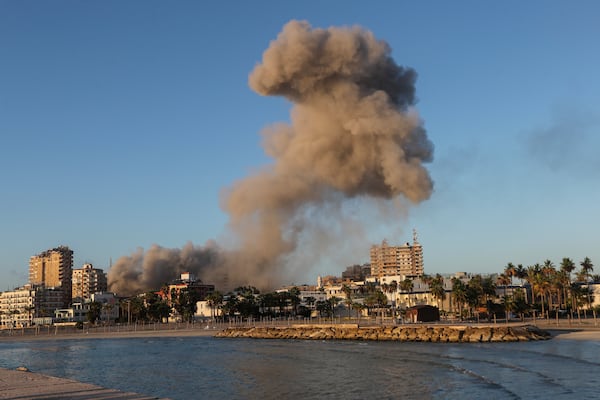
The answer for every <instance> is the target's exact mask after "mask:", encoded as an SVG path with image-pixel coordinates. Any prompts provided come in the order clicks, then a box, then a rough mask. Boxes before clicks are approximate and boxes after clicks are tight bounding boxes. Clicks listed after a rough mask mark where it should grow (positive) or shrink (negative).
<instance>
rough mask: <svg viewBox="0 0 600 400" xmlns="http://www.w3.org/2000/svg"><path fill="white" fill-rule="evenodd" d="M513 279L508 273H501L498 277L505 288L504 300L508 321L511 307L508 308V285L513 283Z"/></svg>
mask: <svg viewBox="0 0 600 400" xmlns="http://www.w3.org/2000/svg"><path fill="white" fill-rule="evenodd" d="M511 281H512V280H511V278H510V277H509V276H508V275H507V274H506V273H504V274H500V275H499V276H498V279H497V282H498V285H500V286H502V287H503V288H504V297H503V302H504V312H505V315H506V322H508V311H509V309H508V305H509V302H508V301H507V297H506V286H507V285H509V284H510V283H511Z"/></svg>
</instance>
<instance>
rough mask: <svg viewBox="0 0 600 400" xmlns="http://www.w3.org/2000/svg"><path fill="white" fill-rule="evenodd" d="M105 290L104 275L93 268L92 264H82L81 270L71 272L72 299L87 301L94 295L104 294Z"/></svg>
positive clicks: (99, 270) (106, 284)
mask: <svg viewBox="0 0 600 400" xmlns="http://www.w3.org/2000/svg"><path fill="white" fill-rule="evenodd" d="M107 289H108V283H107V280H106V273H105V272H104V271H103V270H101V269H99V268H94V266H93V265H92V264H84V265H83V266H82V267H81V268H78V269H74V270H73V275H72V290H71V296H72V298H73V299H76V298H79V299H82V300H88V299H90V298H91V296H92V295H93V294H94V293H99V292H106V291H107Z"/></svg>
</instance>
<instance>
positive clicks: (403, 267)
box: [371, 233, 424, 278]
mask: <svg viewBox="0 0 600 400" xmlns="http://www.w3.org/2000/svg"><path fill="white" fill-rule="evenodd" d="M423 271H424V269H423V246H421V244H420V243H419V242H418V241H417V235H416V233H415V234H414V235H413V243H412V244H410V243H408V242H407V243H404V244H403V245H401V246H390V245H388V243H387V241H386V240H384V241H383V242H382V243H381V245H380V246H377V245H373V246H371V276H374V277H377V278H382V277H384V276H392V275H400V276H406V277H418V276H422V275H423Z"/></svg>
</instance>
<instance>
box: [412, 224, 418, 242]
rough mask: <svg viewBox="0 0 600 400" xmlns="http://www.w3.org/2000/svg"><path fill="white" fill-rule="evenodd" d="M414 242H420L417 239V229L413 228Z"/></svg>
mask: <svg viewBox="0 0 600 400" xmlns="http://www.w3.org/2000/svg"><path fill="white" fill-rule="evenodd" d="M413 243H419V241H418V240H417V230H416V229H415V228H413Z"/></svg>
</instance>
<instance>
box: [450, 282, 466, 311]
mask: <svg viewBox="0 0 600 400" xmlns="http://www.w3.org/2000/svg"><path fill="white" fill-rule="evenodd" d="M452 297H453V298H454V301H455V303H456V306H457V309H458V310H457V311H458V315H459V318H460V319H461V320H462V318H463V313H462V311H463V305H464V304H465V303H466V301H467V288H466V286H465V284H464V282H463V281H461V280H460V279H458V278H456V277H455V278H452Z"/></svg>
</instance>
